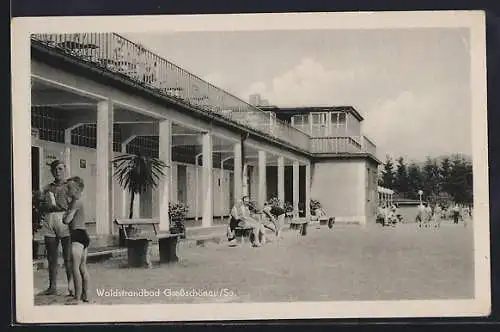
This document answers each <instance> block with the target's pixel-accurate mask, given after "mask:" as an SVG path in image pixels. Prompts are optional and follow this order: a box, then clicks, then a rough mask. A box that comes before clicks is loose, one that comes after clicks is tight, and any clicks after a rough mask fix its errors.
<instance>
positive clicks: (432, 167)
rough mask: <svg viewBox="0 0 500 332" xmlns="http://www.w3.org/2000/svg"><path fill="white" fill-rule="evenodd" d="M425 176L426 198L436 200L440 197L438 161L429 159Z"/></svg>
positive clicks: (426, 163) (425, 167) (425, 168)
mask: <svg viewBox="0 0 500 332" xmlns="http://www.w3.org/2000/svg"><path fill="white" fill-rule="evenodd" d="M423 175H424V183H423V185H424V189H423V190H424V196H425V197H426V199H430V200H435V199H437V197H438V195H439V192H440V190H439V186H440V179H439V166H438V162H437V160H436V159H432V158H430V157H427V159H426V161H425V165H424V168H423Z"/></svg>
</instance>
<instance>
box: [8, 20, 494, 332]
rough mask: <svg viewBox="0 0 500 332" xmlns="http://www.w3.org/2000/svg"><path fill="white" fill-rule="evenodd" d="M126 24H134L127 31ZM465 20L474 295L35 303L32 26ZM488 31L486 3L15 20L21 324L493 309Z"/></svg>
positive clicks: (412, 24)
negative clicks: (459, 7) (480, 7)
mask: <svg viewBox="0 0 500 332" xmlns="http://www.w3.org/2000/svg"><path fill="white" fill-rule="evenodd" d="M123 27H128V30H127V31H124V29H123ZM433 27H436V28H437V27H450V28H457V27H463V28H468V29H470V47H471V89H472V110H473V112H471V123H472V135H473V137H472V146H473V172H474V206H475V209H474V245H475V253H474V255H475V290H476V296H475V298H474V299H471V300H445V301H441V300H436V301H428V300H426V301H370V302H364V301H353V302H296V303H245V304H164V305H147V304H142V305H113V306H109V305H90V306H35V305H34V303H33V286H32V285H33V270H32V259H31V251H30V245H28V244H27V242H26V239H29V238H31V225H30V224H29V222H28V221H29V220H31V215H30V214H29V208H28V202H29V200H30V197H31V195H30V184H29V182H28V179H30V178H31V176H30V174H31V163H30V147H31V141H30V137H31V135H30V116H29V115H30V51H29V50H30V39H29V35H30V33H50V32H81V31H86V32H118V33H120V32H121V33H126V32H135V33H136V32H153V31H155V32H168V31H223V30H240V31H242V30H293V29H296V30H297V29H299V28H300V30H308V29H311V30H318V29H382V28H386V29H387V28H433ZM485 45H486V38H485V14H484V12H482V11H436V12H364V13H300V14H299V13H297V14H295V13H289V14H246V15H243V14H241V15H240V14H235V15H197V16H185V15H182V16H181V15H178V16H171V15H170V16H142V17H141V16H129V17H125V16H122V17H112V16H107V17H105V16H101V17H50V18H44V17H36V18H15V19H14V20H13V21H12V93H13V113H12V125H13V151H14V160H13V162H14V168H13V174H14V203H15V205H14V216H15V220H16V222H15V223H14V226H15V242H16V243H17V246H16V248H15V265H16V266H15V272H16V281H17V282H16V289H15V294H16V310H17V312H16V314H17V320H18V321H19V322H23V323H34V322H37V323H64V322H110V321H112V322H130V321H136V322H137V321H139V322H140V321H144V322H146V321H199V320H255V319H300V318H302V319H306V318H388V317H455V316H485V315H488V314H489V313H490V307H491V295H490V294H491V290H490V250H489V249H490V241H489V196H488V188H489V186H488V156H487V152H488V151H487V143H488V142H487V113H486V109H487V108H486V48H485V47H486V46H485Z"/></svg>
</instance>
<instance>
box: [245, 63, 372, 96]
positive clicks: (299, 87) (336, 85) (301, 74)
mask: <svg viewBox="0 0 500 332" xmlns="http://www.w3.org/2000/svg"><path fill="white" fill-rule="evenodd" d="M370 74H371V71H369V70H368V68H364V67H363V68H362V67H361V66H360V67H357V68H345V69H342V70H333V69H328V68H326V67H325V66H323V64H322V63H320V62H318V61H317V60H315V59H313V58H304V59H302V61H301V62H300V63H298V64H297V65H296V66H295V67H293V68H291V69H290V70H288V71H286V72H284V73H282V74H280V75H278V76H276V77H275V78H274V79H272V80H271V81H270V82H267V83H266V82H254V83H252V84H250V85H249V87H248V88H247V89H246V90H244V91H243V92H242V93H241V94H240V95H242V96H243V97H244V98H245V99H247V98H248V96H249V95H251V94H253V93H259V94H261V96H262V97H263V98H266V99H268V100H269V102H270V103H271V104H276V105H279V106H305V105H317V106H320V105H339V104H352V99H351V100H349V98H346V94H345V93H343V91H345V89H346V87H347V86H350V85H352V84H353V83H354V82H355V81H356V80H358V79H359V78H360V77H366V76H367V75H370Z"/></svg>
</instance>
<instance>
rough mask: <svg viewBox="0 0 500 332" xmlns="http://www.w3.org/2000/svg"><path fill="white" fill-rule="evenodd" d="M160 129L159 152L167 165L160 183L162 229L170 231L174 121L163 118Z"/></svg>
mask: <svg viewBox="0 0 500 332" xmlns="http://www.w3.org/2000/svg"><path fill="white" fill-rule="evenodd" d="M158 126H159V129H158V141H159V146H158V154H159V159H160V160H162V161H163V162H164V163H165V164H166V165H167V167H166V168H164V169H163V176H162V177H161V178H160V181H159V183H158V189H159V190H158V195H159V204H158V208H159V210H160V211H159V213H158V216H159V219H160V225H159V228H160V231H168V230H169V229H170V218H169V216H168V212H169V203H170V187H171V184H172V179H171V169H170V167H171V166H172V122H171V121H170V120H163V121H161V122H160V123H159V125H158Z"/></svg>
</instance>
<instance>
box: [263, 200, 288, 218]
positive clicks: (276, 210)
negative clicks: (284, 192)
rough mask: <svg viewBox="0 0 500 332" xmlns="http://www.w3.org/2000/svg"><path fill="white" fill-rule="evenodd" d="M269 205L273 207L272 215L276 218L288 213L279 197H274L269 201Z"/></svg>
mask: <svg viewBox="0 0 500 332" xmlns="http://www.w3.org/2000/svg"><path fill="white" fill-rule="evenodd" d="M267 204H269V205H270V206H271V213H272V214H273V215H274V216H276V217H277V216H280V215H282V214H284V213H285V212H286V211H285V209H284V204H283V203H282V202H281V201H280V200H279V199H278V198H277V197H272V198H271V199H270V200H269V201H267Z"/></svg>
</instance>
